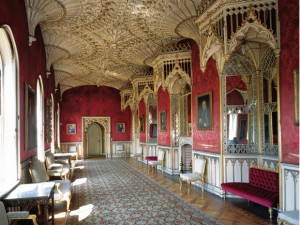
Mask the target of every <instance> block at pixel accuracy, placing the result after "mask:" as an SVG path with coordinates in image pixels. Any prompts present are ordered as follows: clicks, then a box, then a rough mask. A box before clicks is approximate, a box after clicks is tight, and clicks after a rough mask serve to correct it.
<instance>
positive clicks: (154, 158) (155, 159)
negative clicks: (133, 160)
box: [146, 156, 157, 163]
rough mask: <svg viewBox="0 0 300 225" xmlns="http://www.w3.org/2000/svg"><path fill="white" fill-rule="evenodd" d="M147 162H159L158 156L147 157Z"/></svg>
mask: <svg viewBox="0 0 300 225" xmlns="http://www.w3.org/2000/svg"><path fill="white" fill-rule="evenodd" d="M146 161H147V163H148V161H157V156H146Z"/></svg>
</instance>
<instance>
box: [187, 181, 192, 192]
mask: <svg viewBox="0 0 300 225" xmlns="http://www.w3.org/2000/svg"><path fill="white" fill-rule="evenodd" d="M187 186H188V194H189V193H190V190H191V181H189V180H188V181H187Z"/></svg>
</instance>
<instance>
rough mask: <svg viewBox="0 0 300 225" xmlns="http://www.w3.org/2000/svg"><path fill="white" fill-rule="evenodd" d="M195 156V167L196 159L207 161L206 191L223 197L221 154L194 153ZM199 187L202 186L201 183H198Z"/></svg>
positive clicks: (194, 151)
mask: <svg viewBox="0 0 300 225" xmlns="http://www.w3.org/2000/svg"><path fill="white" fill-rule="evenodd" d="M192 154H193V167H194V165H195V161H194V159H195V158H199V157H204V158H205V159H206V166H205V184H204V189H205V190H207V191H209V192H211V193H214V194H216V195H219V196H222V189H221V176H220V175H221V173H220V168H221V164H220V162H221V161H220V154H215V153H208V152H202V151H196V150H193V151H192ZM196 185H197V186H199V187H200V186H201V183H200V182H197V183H196Z"/></svg>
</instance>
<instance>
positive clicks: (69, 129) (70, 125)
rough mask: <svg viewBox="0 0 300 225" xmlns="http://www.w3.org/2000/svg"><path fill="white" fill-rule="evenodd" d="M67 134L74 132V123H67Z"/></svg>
mask: <svg viewBox="0 0 300 225" xmlns="http://www.w3.org/2000/svg"><path fill="white" fill-rule="evenodd" d="M67 134H76V124H67Z"/></svg>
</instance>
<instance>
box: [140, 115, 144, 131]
mask: <svg viewBox="0 0 300 225" xmlns="http://www.w3.org/2000/svg"><path fill="white" fill-rule="evenodd" d="M144 124H145V121H144V116H141V117H140V132H141V133H143V132H145V127H144Z"/></svg>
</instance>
